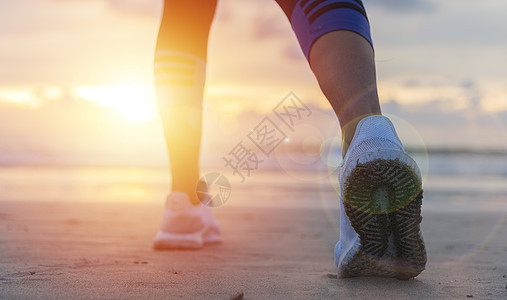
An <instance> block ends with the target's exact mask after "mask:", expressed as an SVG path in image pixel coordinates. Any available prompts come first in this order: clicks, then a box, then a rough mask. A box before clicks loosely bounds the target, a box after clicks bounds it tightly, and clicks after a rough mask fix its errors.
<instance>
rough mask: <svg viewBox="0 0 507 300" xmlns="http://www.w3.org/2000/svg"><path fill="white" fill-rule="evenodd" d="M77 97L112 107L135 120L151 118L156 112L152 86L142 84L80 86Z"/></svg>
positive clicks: (77, 89)
mask: <svg viewBox="0 0 507 300" xmlns="http://www.w3.org/2000/svg"><path fill="white" fill-rule="evenodd" d="M75 94H76V96H77V97H79V98H81V99H84V100H87V101H92V102H96V103H97V104H98V105H100V106H103V107H107V108H110V109H114V110H116V111H118V112H121V113H123V115H124V116H125V117H126V118H127V119H129V120H131V121H136V122H144V121H149V120H152V119H153V118H154V117H155V114H156V107H155V96H154V91H153V88H151V87H149V86H143V85H115V86H81V87H77V88H76V89H75Z"/></svg>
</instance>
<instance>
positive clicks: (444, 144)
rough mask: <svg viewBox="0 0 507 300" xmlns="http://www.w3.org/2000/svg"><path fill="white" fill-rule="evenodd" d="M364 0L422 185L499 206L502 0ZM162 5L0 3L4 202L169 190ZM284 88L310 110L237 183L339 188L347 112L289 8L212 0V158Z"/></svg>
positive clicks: (503, 174)
mask: <svg viewBox="0 0 507 300" xmlns="http://www.w3.org/2000/svg"><path fill="white" fill-rule="evenodd" d="M364 3H365V6H366V9H367V12H368V14H369V19H370V23H371V25H372V34H373V40H374V43H375V51H376V61H377V76H378V83H379V91H380V97H381V102H382V105H383V111H384V112H385V113H386V114H388V115H389V116H391V118H392V119H393V121H394V123H395V125H396V126H397V129H398V130H399V133H400V135H401V137H402V140H404V143H405V146H406V147H407V149H408V150H409V151H410V152H412V153H413V154H414V155H415V156H416V158H417V160H418V162H419V164H420V166H421V169H422V170H423V174H424V178H425V184H426V190H427V191H429V195H430V196H431V195H433V196H434V197H433V198H434V199H435V198H438V197H444V196H445V198H446V199H449V198H451V199H452V197H455V198H456V199H461V200H457V201H465V200H463V197H462V196H463V195H467V196H472V197H468V198H466V199H469V200H470V201H469V202H470V203H472V202H474V201H475V196H477V197H481V199H482V200H483V201H484V203H490V206H489V207H490V209H495V207H499V206H498V205H501V204H503V203H504V202H505V195H506V194H507V184H506V183H507V71H506V70H507V51H506V49H507V38H506V37H507V19H506V18H505V14H506V13H507V2H505V1H501V0H484V1H472V0H461V1H459V5H457V3H456V2H453V1H437V0H413V1H405V0H389V1H388V0H383V1H373V0H365V1H364ZM161 10H162V1H161V0H149V1H147V0H24V1H16V0H2V1H1V2H0V200H22V201H28V200H43V201H46V200H47V201H53V200H71V201H74V200H76V201H161V199H162V198H163V197H164V195H165V194H166V193H167V191H168V190H169V182H170V174H169V171H168V165H169V162H168V160H167V155H166V151H165V143H164V140H163V134H162V130H161V125H160V119H159V116H158V113H157V110H156V99H155V96H154V88H153V76H152V70H153V53H154V47H155V41H156V35H157V30H158V25H159V20H160V16H161ZM290 92H293V93H294V94H295V95H297V97H298V98H299V99H300V100H301V101H303V102H304V103H305V104H306V105H307V106H308V107H310V108H311V110H312V112H313V114H312V116H311V117H309V118H307V119H305V120H304V121H303V122H302V123H301V124H299V125H298V126H297V127H295V130H294V132H289V131H288V130H287V133H288V135H289V139H287V141H286V142H284V143H283V144H281V145H280V146H279V147H278V148H277V149H276V151H275V155H273V156H271V157H269V158H266V159H265V161H264V162H263V163H262V164H261V165H259V169H258V170H256V171H255V173H253V174H251V179H250V178H248V180H247V183H246V184H245V185H244V186H246V187H248V184H250V185H251V186H256V185H258V184H259V182H261V181H263V182H264V183H263V184H269V183H271V184H282V182H287V183H286V184H287V185H285V187H288V186H290V183H289V182H291V180H292V182H293V183H294V182H295V181H294V180H297V181H298V182H302V183H305V184H307V185H308V186H309V187H311V186H313V187H314V188H315V189H317V190H325V191H327V190H329V191H330V192H334V191H333V187H334V188H336V185H335V182H334V178H335V176H333V175H332V174H333V172H335V171H336V168H337V167H338V166H339V163H340V156H341V154H340V152H339V151H340V149H339V148H340V145H339V141H340V135H339V128H338V123H337V120H336V118H335V117H334V115H333V113H332V111H331V108H330V106H329V104H328V103H327V101H326V99H325V98H324V96H323V95H322V93H321V92H320V90H319V88H318V85H317V82H316V81H315V79H314V78H313V75H312V73H311V71H310V68H309V67H308V64H307V62H306V60H305V59H304V56H303V54H302V53H301V51H300V49H299V46H298V43H297V40H296V38H295V36H294V34H293V33H292V30H291V28H290V24H289V22H288V21H287V19H286V17H285V15H284V14H283V12H282V11H281V9H280V8H279V7H278V6H277V4H276V3H275V2H274V1H272V0H257V1H251V0H250V1H248V0H221V1H219V6H218V10H217V13H216V19H215V22H214V24H213V28H212V32H211V37H210V43H209V56H208V81H207V87H206V94H205V117H204V118H205V120H204V138H203V154H202V166H203V169H204V170H205V171H207V170H212V171H221V172H222V171H223V172H228V171H227V170H224V169H225V168H224V166H223V165H224V164H223V160H222V157H223V156H225V155H227V153H228V152H229V151H230V150H231V149H232V147H234V146H235V145H236V144H237V143H238V142H240V141H241V140H246V136H247V134H248V132H249V130H250V129H251V128H253V127H254V126H256V125H257V124H258V123H259V122H260V121H261V120H262V119H263V118H264V117H265V116H273V115H272V111H271V110H272V109H273V108H274V107H275V106H276V105H277V104H278V103H279V102H280V101H282V100H283V99H284V97H285V96H286V95H287V94H289V93H290ZM226 174H229V175H228V176H232V175H231V174H230V173H226ZM256 174H270V175H269V176H260V175H256ZM287 174H288V175H289V176H285V175H287ZM330 174H331V175H332V176H329V175H330ZM282 175H284V176H282ZM273 178H275V180H273ZM282 178H284V179H282ZM314 181H319V182H321V183H322V181H324V182H329V183H330V184H329V185H325V184H324V185H322V184H319V185H318V186H315V184H314ZM284 184H285V183H284ZM432 193H433V194H432ZM427 195H428V194H427ZM473 195H475V196H473ZM430 198H431V197H430ZM488 200H489V202H488Z"/></svg>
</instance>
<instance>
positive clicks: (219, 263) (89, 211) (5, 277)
mask: <svg viewBox="0 0 507 300" xmlns="http://www.w3.org/2000/svg"><path fill="white" fill-rule="evenodd" d="M16 170H17V171H16ZM16 170H14V169H11V170H10V171H9V170H7V171H6V170H5V169H4V170H3V171H2V174H7V173H9V174H16V172H20V173H26V174H28V170H29V168H28V169H24V170H19V169H16ZM38 170H39V171H36V170H35V171H33V170H32V172H35V173H37V172H46V174H45V175H44V176H43V177H44V178H48V174H47V173H48V172H49V173H51V172H53V173H58V172H57V171H55V169H50V170H45V171H44V168H42V169H40V168H39V169H38ZM101 170H102V171H96V172H95V173H94V172H89V171H86V172H87V173H86V174H93V175H90V176H92V177H96V178H98V179H97V180H98V181H100V180H102V185H101V184H100V182H98V183H97V182H95V186H99V187H101V189H102V190H104V189H105V190H107V188H105V187H108V186H111V185H112V186H115V184H114V183H113V182H111V181H109V183H104V182H107V180H105V179H104V178H110V176H111V175H110V173H108V174H109V175H107V176H104V177H103V178H100V177H97V175H96V174H98V173H101V172H102V173H104V172H106V169H101ZM128 170H130V171H128ZM81 172H84V171H81ZM97 172H98V173H97ZM110 172H111V171H110ZM117 172H118V174H122V173H123V174H131V175H132V174H133V173H132V172H133V171H132V170H131V169H125V170H123V171H121V170H117ZM128 172H131V173H128ZM144 172H146V174H148V173H150V172H149V171H144ZM53 173H51V174H53ZM113 173H114V172H113ZM152 173H153V172H152ZM160 174H165V173H164V172H162V171H161V172H160ZM294 174H295V173H292V175H293V176H290V175H287V174H283V173H280V172H274V173H273V172H271V173H269V172H266V174H264V175H263V174H261V173H259V174H258V175H256V177H253V176H252V178H249V181H250V182H249V183H247V184H245V185H243V186H241V185H240V186H233V189H234V190H233V195H232V196H231V199H230V200H229V201H228V202H226V203H225V204H224V205H222V206H220V207H217V208H214V213H215V215H216V216H217V219H218V221H219V222H220V224H221V227H222V230H223V243H221V244H215V245H207V246H206V247H205V248H203V249H201V250H193V251H183V250H174V251H155V250H153V249H152V244H151V242H152V238H153V237H154V235H155V233H156V231H157V229H158V226H159V223H160V220H161V211H162V209H163V199H160V201H156V200H155V199H151V198H150V199H151V201H121V200H120V199H113V198H114V197H112V196H109V197H111V201H97V200H103V199H89V201H85V200H86V199H85V198H86V194H83V193H81V194H80V197H81V198H80V197H78V195H77V194H78V191H81V192H82V191H83V190H86V191H88V192H90V191H89V188H82V189H81V190H80V189H78V188H77V187H75V186H74V188H72V184H70V183H69V180H68V177H69V176H62V177H65V178H67V181H65V182H66V185H64V187H67V188H68V190H69V191H73V193H75V196H76V199H78V200H77V201H76V200H73V199H72V196H73V195H72V194H71V193H65V192H62V191H64V190H65V189H64V188H61V189H60V191H59V190H58V189H56V188H55V187H53V188H49V187H46V188H47V189H49V190H53V193H49V194H50V195H53V197H49V198H48V197H46V196H44V194H40V195H39V198H38V199H36V197H35V194H36V191H33V190H31V193H32V194H30V195H32V196H33V198H30V197H29V196H27V195H28V194H25V201H23V200H19V199H18V200H16V198H15V197H14V196H13V195H12V193H11V196H12V197H13V198H11V199H10V198H8V197H4V199H3V201H0V253H1V255H0V266H1V267H0V298H2V299H69V298H72V299H91V298H95V299H145V298H152V299H158V298H187V299H196V298H206V299H233V298H234V297H236V298H237V299H241V298H242V297H243V298H244V299H309V298H312V299H335V298H342V297H345V298H376V299H378V298H380V299H408V298H425V299H434V298H471V297H474V298H479V299H501V298H505V297H507V286H506V285H507V278H506V276H507V260H506V257H507V242H506V241H507V230H506V229H507V225H506V222H505V219H506V206H505V196H504V194H503V190H500V191H499V192H498V193H495V192H494V191H493V192H492V193H489V194H488V193H482V198H481V191H480V190H476V191H474V190H473V187H472V190H470V191H466V192H465V193H462V192H459V191H458V190H457V189H455V190H454V192H452V189H451V191H449V190H445V189H441V188H440V189H439V188H438V186H439V184H440V186H441V185H442V182H441V180H435V181H431V180H430V179H431V178H432V176H433V175H432V176H429V179H428V180H427V182H428V184H427V185H428V187H429V188H428V187H426V188H425V189H426V190H427V192H426V196H425V199H424V202H423V217H424V219H423V223H422V230H423V233H424V237H425V241H426V246H427V251H428V265H427V269H426V270H425V271H424V272H423V273H421V275H419V276H418V277H417V278H415V279H413V280H408V281H401V280H397V279H384V278H349V279H337V277H336V267H335V266H334V262H333V247H334V245H335V243H336V242H337V241H338V239H339V229H338V227H337V225H336V224H337V220H338V219H337V218H338V216H339V205H338V196H337V193H336V192H335V191H334V189H333V188H332V187H331V186H330V185H326V183H325V180H324V181H323V180H318V181H314V180H302V179H299V180H294V178H293V177H294ZM67 175H68V174H67ZM430 175H431V174H430ZM132 176H133V175H132ZM132 176H131V178H135V176H134V177H132ZM434 176H436V175H434ZM451 177H456V176H454V175H453V176H450V177H449V176H447V177H446V178H451ZM28 178H29V176H28ZM34 178H37V176H35V175H33V174H32V183H29V182H25V186H28V187H29V188H28V189H33V188H34V186H37V185H41V187H42V185H43V184H42V183H41V182H39V181H37V180H35V179H34ZM49 178H50V179H48V180H47V181H51V182H53V183H54V182H58V180H57V177H53V178H51V177H49ZM76 178H77V180H78V181H81V182H83V183H82V185H84V184H85V182H86V180H84V179H83V178H80V177H79V176H78V177H76ZM147 178H149V180H151V181H155V182H156V180H155V179H156V178H157V176H156V175H153V174H152V176H151V177H150V176H148V177H147ZM276 178H278V180H276ZM308 178H311V176H308V177H307V179H308ZM61 180H63V179H61ZM134 181H135V180H134ZM138 181H139V180H138ZM140 182H141V181H140ZM316 182H318V184H317V183H316ZM323 182H324V183H323ZM30 184H33V185H30ZM75 184H76V185H77V186H79V184H78V183H75ZM123 184H124V185H125V186H128V185H133V184H134V183H133V182H131V181H128V182H124V183H123ZM138 185H139V184H138ZM140 185H142V182H141V183H140ZM55 186H56V185H55ZM458 186H459V185H458ZM55 189H56V191H54V190H55ZM151 189H152V190H157V188H156V187H153V186H152V187H151ZM2 190H3V191H4V195H9V193H8V192H9V190H8V189H7V184H6V183H5V182H4V184H3V186H2ZM12 190H14V191H16V189H15V187H11V191H12ZM127 190H128V189H127ZM134 190H139V187H138V186H137V187H136V188H135V189H134ZM159 193H162V188H160V192H159ZM15 194H16V193H15ZM18 194H19V193H18ZM92 194H93V193H91V192H90V194H89V195H88V197H91V195H92ZM155 194H156V193H155ZM55 195H60V196H61V198H58V197H56V196H55ZM83 195H84V196H83ZM64 196H67V197H68V199H67V200H66V199H65V198H64ZM152 196H153V195H152ZM155 196H157V197H158V195H155ZM155 196H153V197H155ZM118 197H119V198H121V195H120V196H118ZM113 200H114V201H113ZM479 201H481V202H482V204H481V202H479Z"/></svg>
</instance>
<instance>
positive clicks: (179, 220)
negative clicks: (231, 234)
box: [153, 192, 221, 249]
mask: <svg viewBox="0 0 507 300" xmlns="http://www.w3.org/2000/svg"><path fill="white" fill-rule="evenodd" d="M220 233H221V231H220V227H219V225H218V222H217V220H216V219H215V217H214V216H213V212H212V211H211V208H210V207H208V206H206V205H203V204H199V205H193V204H192V203H191V202H190V199H189V197H188V195H187V194H186V193H183V192H172V193H171V194H170V195H169V196H168V197H167V202H166V207H165V209H164V213H163V215H162V225H161V226H160V230H159V231H158V233H157V235H156V236H155V238H154V240H153V248H155V249H197V248H201V247H203V246H204V244H206V243H219V242H220V241H221V239H220Z"/></svg>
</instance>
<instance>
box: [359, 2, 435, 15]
mask: <svg viewBox="0 0 507 300" xmlns="http://www.w3.org/2000/svg"><path fill="white" fill-rule="evenodd" d="M364 3H365V5H366V8H368V7H379V8H383V9H386V10H390V11H394V12H403V13H407V12H428V11H433V10H434V9H435V8H436V5H435V4H434V3H432V2H430V1H428V0H410V1H407V0H382V1H364Z"/></svg>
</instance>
